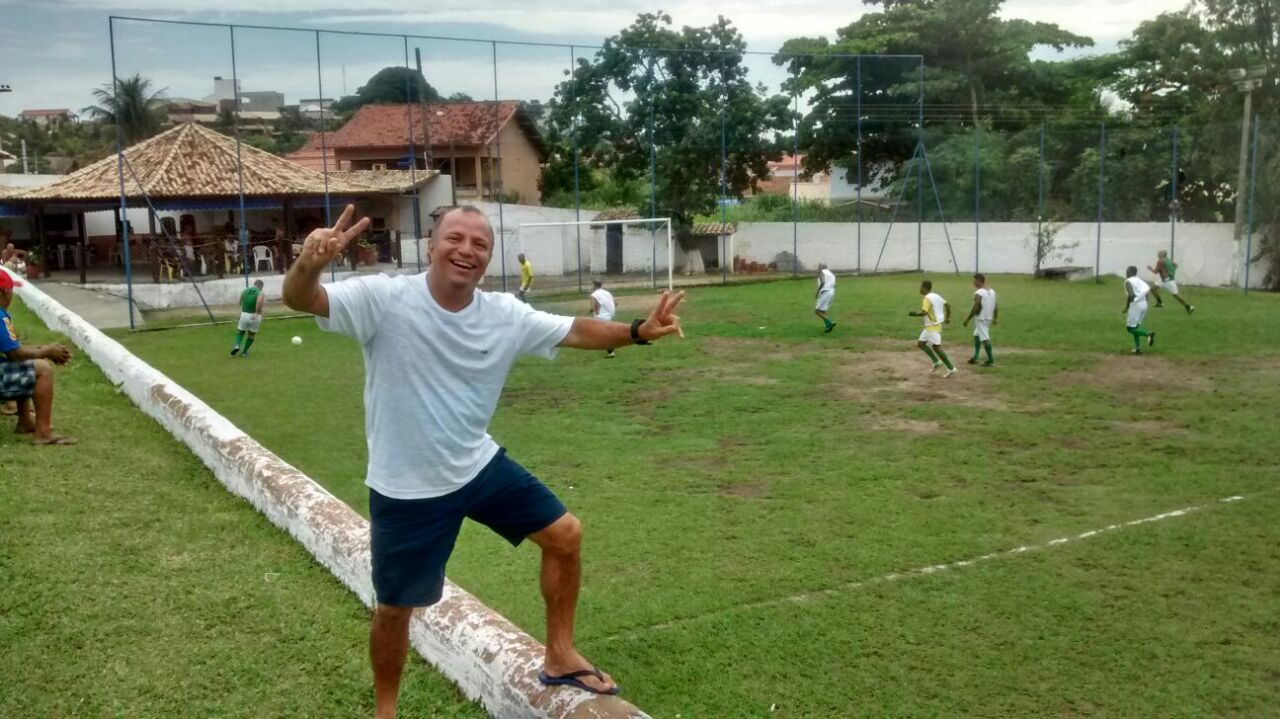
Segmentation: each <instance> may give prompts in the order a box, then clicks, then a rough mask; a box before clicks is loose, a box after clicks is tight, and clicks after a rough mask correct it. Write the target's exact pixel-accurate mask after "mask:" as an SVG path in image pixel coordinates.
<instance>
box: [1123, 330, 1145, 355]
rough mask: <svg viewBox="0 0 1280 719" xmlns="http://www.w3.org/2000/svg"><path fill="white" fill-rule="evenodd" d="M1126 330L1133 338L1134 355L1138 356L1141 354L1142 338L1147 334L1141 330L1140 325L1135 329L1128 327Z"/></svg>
mask: <svg viewBox="0 0 1280 719" xmlns="http://www.w3.org/2000/svg"><path fill="white" fill-rule="evenodd" d="M1126 329H1127V330H1128V331H1129V334H1130V335H1132V336H1133V352H1134V354H1140V353H1141V352H1142V338H1143V337H1146V336H1147V334H1148V332H1147V331H1146V330H1145V329H1143V328H1142V325H1138V326H1137V327H1128V328H1126Z"/></svg>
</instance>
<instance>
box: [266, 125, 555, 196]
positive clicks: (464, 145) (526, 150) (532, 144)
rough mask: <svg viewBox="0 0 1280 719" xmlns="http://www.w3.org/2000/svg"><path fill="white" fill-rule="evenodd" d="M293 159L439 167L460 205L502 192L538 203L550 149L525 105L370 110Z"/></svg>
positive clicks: (332, 165) (331, 166) (366, 166)
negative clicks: (450, 184)
mask: <svg viewBox="0 0 1280 719" xmlns="http://www.w3.org/2000/svg"><path fill="white" fill-rule="evenodd" d="M287 157H288V159H290V160H292V161H293V162H296V163H298V164H300V165H303V166H305V167H309V168H311V169H313V170H317V171H321V170H324V169H326V168H327V169H328V170H329V171H330V172H334V171H339V172H343V171H351V170H380V169H381V170H396V169H400V170H405V169H409V167H410V158H412V163H413V166H414V167H416V168H417V169H419V170H425V169H428V168H430V169H432V170H437V171H439V172H441V173H443V174H446V175H449V176H451V178H452V179H453V182H454V187H455V189H456V191H457V198H458V200H459V201H462V202H465V201H467V200H492V199H496V198H497V196H498V195H499V194H500V193H501V194H502V195H503V196H505V197H508V198H510V197H513V196H515V197H517V198H519V199H518V201H519V202H521V203H523V204H530V205H536V204H538V203H539V202H540V201H541V198H542V193H541V192H540V191H539V189H538V184H539V180H540V179H541V177H542V165H543V163H545V162H546V159H547V148H546V143H545V142H544V141H543V139H542V135H541V133H540V132H539V131H538V128H537V126H536V125H535V123H534V122H533V119H532V118H531V117H530V116H529V114H528V113H527V112H526V111H525V110H524V109H523V107H522V106H521V104H520V103H519V102H516V101H513V100H504V101H502V102H436V103H422V104H414V103H409V104H405V103H399V104H386V105H365V106H364V107H361V108H360V109H359V110H357V111H356V113H355V114H354V115H352V117H351V119H350V120H347V122H346V124H344V125H343V126H342V127H341V128H339V129H337V130H334V131H331V132H326V133H315V134H314V135H312V136H311V138H310V139H309V140H308V141H307V143H306V144H305V145H304V146H303V147H302V148H300V149H299V150H298V151H296V152H294V153H292V154H290V155H288V156H287Z"/></svg>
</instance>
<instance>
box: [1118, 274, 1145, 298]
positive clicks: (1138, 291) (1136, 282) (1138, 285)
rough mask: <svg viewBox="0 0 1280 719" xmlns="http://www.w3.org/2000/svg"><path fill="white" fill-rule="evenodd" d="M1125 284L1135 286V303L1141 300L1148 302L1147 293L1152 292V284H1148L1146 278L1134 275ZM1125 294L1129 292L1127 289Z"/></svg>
mask: <svg viewBox="0 0 1280 719" xmlns="http://www.w3.org/2000/svg"><path fill="white" fill-rule="evenodd" d="M1124 286H1125V287H1132V288H1133V302H1134V304H1137V303H1139V302H1146V301H1147V293H1149V292H1151V285H1148V284H1147V282H1146V280H1144V279H1142V278H1141V277H1138V276H1137V275H1134V276H1133V277H1130V278H1129V279H1127V280H1125V281H1124ZM1125 294H1128V291H1127V290H1126V292H1125Z"/></svg>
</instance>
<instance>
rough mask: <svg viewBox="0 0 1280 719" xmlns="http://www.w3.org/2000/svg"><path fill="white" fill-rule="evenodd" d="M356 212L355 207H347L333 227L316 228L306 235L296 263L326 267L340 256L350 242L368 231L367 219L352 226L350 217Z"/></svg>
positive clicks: (361, 219) (364, 218)
mask: <svg viewBox="0 0 1280 719" xmlns="http://www.w3.org/2000/svg"><path fill="white" fill-rule="evenodd" d="M355 212H356V206H355V205H347V207H346V209H345V210H343V211H342V214H341V215H339V216H338V221H337V222H335V223H334V225H333V227H317V228H316V229H314V230H312V231H311V234H309V235H307V239H306V241H304V242H303V243H302V254H300V255H298V261H299V262H303V263H307V264H310V265H313V266H315V265H327V264H329V263H330V262H333V261H335V260H337V259H338V257H339V256H340V255H342V251H343V250H345V249H347V245H349V244H351V241H352V240H354V239H355V238H357V237H359V236H360V235H361V234H362V233H363V232H364V231H365V230H367V229H369V218H368V217H361V218H360V220H359V221H358V222H356V223H355V224H354V225H352V224H351V216H352V215H354V214H355Z"/></svg>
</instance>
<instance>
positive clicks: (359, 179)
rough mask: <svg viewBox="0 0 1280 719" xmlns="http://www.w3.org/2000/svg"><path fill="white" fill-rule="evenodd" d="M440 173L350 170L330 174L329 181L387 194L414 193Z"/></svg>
mask: <svg viewBox="0 0 1280 719" xmlns="http://www.w3.org/2000/svg"><path fill="white" fill-rule="evenodd" d="M439 174H440V173H439V172H434V171H433V172H427V171H426V170H417V171H415V172H410V171H408V170H348V171H344V172H330V173H329V181H330V182H333V181H334V179H338V180H341V181H343V182H348V183H353V184H359V185H363V186H365V187H369V188H372V189H374V190H378V191H379V192H387V193H402V192H412V191H413V188H414V187H415V186H417V187H422V186H423V185H425V184H427V183H428V182H430V181H431V180H432V178H434V177H435V176H436V175H439Z"/></svg>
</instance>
